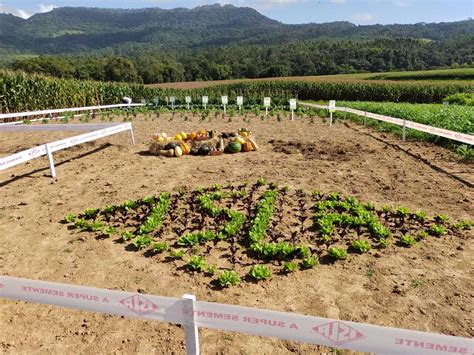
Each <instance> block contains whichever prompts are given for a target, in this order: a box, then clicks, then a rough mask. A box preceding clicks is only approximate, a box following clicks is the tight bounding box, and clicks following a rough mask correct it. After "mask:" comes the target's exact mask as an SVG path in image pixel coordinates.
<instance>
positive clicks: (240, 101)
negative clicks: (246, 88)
mask: <svg viewBox="0 0 474 355" xmlns="http://www.w3.org/2000/svg"><path fill="white" fill-rule="evenodd" d="M243 105H244V97H243V96H237V106H243Z"/></svg>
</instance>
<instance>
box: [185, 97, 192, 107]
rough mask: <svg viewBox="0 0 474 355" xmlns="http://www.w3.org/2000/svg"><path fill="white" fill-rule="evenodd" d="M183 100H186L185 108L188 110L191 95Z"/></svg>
mask: <svg viewBox="0 0 474 355" xmlns="http://www.w3.org/2000/svg"><path fill="white" fill-rule="evenodd" d="M185 101H186V108H187V109H188V110H189V104H190V103H191V96H186V97H185Z"/></svg>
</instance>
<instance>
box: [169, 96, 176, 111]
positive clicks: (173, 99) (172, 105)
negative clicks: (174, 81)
mask: <svg viewBox="0 0 474 355" xmlns="http://www.w3.org/2000/svg"><path fill="white" fill-rule="evenodd" d="M175 100H176V98H175V97H174V96H170V102H171V109H174V102H175Z"/></svg>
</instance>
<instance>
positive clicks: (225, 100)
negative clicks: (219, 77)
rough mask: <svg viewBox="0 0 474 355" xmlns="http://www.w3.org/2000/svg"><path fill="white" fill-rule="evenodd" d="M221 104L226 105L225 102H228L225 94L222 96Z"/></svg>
mask: <svg viewBox="0 0 474 355" xmlns="http://www.w3.org/2000/svg"><path fill="white" fill-rule="evenodd" d="M221 99H222V104H223V105H227V103H228V102H229V98H228V97H227V96H222V98H221Z"/></svg>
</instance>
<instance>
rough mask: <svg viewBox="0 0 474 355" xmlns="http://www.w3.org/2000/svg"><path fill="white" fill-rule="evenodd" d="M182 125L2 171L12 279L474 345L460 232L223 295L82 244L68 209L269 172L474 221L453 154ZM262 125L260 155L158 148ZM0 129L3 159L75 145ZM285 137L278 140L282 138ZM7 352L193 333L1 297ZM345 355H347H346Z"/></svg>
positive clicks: (232, 125)
mask: <svg viewBox="0 0 474 355" xmlns="http://www.w3.org/2000/svg"><path fill="white" fill-rule="evenodd" d="M188 117H190V118H191V120H190V121H184V120H183V118H182V117H180V115H176V117H175V118H174V119H173V120H170V118H171V116H170V115H163V114H162V115H161V117H160V118H159V119H157V120H155V121H151V120H150V119H148V120H145V119H144V118H143V117H139V118H137V119H135V120H134V121H133V127H134V131H135V137H136V140H137V144H136V145H135V146H132V145H131V142H130V137H129V135H128V134H127V133H121V134H118V135H114V136H111V137H106V138H103V139H101V140H98V141H95V142H91V143H87V144H83V145H80V146H76V147H73V148H70V149H68V150H65V151H59V152H57V153H55V154H54V156H55V160H56V163H57V165H56V172H57V175H58V176H57V178H56V179H52V178H50V177H49V176H48V174H49V170H48V165H47V160H46V158H44V157H42V158H38V159H35V160H32V161H30V162H28V163H26V164H22V165H19V166H17V167H14V168H12V169H8V170H6V171H2V172H0V242H1V243H0V274H2V275H10V276H16V277H24V278H31V279H40V280H46V281H53V282H62V283H70V284H77V285H84V286H91V287H100V288H110V289H115V290H126V291H131V292H138V291H139V292H143V293H148V294H154V295H163V296H172V297H181V296H182V295H183V294H185V293H193V294H195V295H196V297H197V298H198V299H199V300H203V301H210V302H219V303H229V304H236V305H242V306H250V307H258V308H265V309H272V310H279V311H287V312H296V313H301V314H307V315H315V316H321V317H328V318H337V319H341V320H350V321H356V322H365V323H372V324H377V325H384V326H391V327H399V328H406V329H413V330H420V331H428V332H435V333H442V334H447V335H456V336H463V337H472V336H473V335H474V327H473V324H472V319H473V315H474V314H473V307H472V305H473V298H474V287H473V286H474V285H473V283H474V282H473V280H474V278H473V263H472V255H473V251H474V250H473V249H474V248H473V246H474V245H473V242H472V233H471V232H468V233H470V234H468V236H467V238H458V237H455V236H452V235H447V236H444V237H442V238H429V239H428V240H427V241H425V242H421V243H419V244H418V245H417V246H416V247H414V248H388V249H386V250H372V251H370V252H369V253H368V254H365V255H362V256H349V257H348V259H347V260H345V261H341V262H337V263H335V264H331V265H320V266H319V267H317V268H315V269H312V270H307V271H302V272H297V273H295V274H291V275H289V276H287V277H278V278H274V279H272V280H269V281H266V282H263V283H259V284H253V283H241V284H240V285H239V286H237V287H234V288H229V289H225V290H222V291H216V290H213V289H212V288H210V287H209V282H208V280H207V279H205V278H204V277H203V276H199V275H197V276H196V275H191V274H187V273H184V274H183V273H179V274H178V273H177V272H176V269H175V268H174V267H172V265H170V264H169V263H162V262H158V259H157V258H146V257H144V256H143V255H141V254H140V253H137V252H128V251H126V250H124V247H123V245H122V244H117V243H114V242H113V241H112V240H110V239H107V240H98V239H96V238H94V237H85V238H84V237H83V238H78V236H77V234H76V233H75V232H72V231H70V230H68V228H67V226H66V225H64V224H61V223H60V221H61V220H62V218H63V217H64V215H65V214H67V213H81V212H82V211H84V210H85V209H86V208H90V207H102V206H104V205H106V204H118V203H120V202H122V201H124V200H126V199H138V198H141V197H144V196H148V195H151V194H157V193H158V192H161V191H176V190H178V189H182V188H189V189H195V188H196V187H198V186H206V185H210V184H212V183H219V184H227V183H239V182H242V181H244V180H249V181H256V180H257V179H258V178H259V177H266V178H268V179H269V180H271V181H276V182H278V183H280V184H283V185H285V184H287V185H289V186H290V187H293V188H304V189H305V190H315V189H318V190H321V191H323V192H330V191H337V192H340V193H342V194H351V195H355V196H356V197H357V198H359V199H360V200H362V201H373V202H374V203H375V204H376V205H378V206H380V205H384V204H391V205H394V206H399V205H403V206H406V207H408V208H409V209H410V210H425V211H426V212H428V213H429V214H434V213H444V214H448V215H449V216H450V217H451V218H452V219H453V220H456V219H470V220H474V212H473V211H474V208H473V205H474V204H473V201H474V185H473V184H474V167H473V165H468V164H465V163H461V162H459V161H458V160H457V158H456V157H455V156H454V155H453V154H452V153H451V152H449V151H447V150H445V149H443V148H440V147H437V146H433V145H430V144H427V143H420V142H406V143H403V142H401V141H400V140H399V139H398V138H397V137H394V136H391V135H388V134H382V133H378V132H375V131H373V130H371V129H369V128H364V127H362V126H358V125H355V124H352V123H347V124H343V123H338V124H336V125H335V126H333V127H328V126H327V125H325V124H323V122H321V120H316V122H315V123H313V124H312V123H310V120H309V119H298V120H297V121H295V122H291V121H288V120H285V121H283V122H281V123H279V122H277V121H276V119H270V120H266V121H261V120H260V119H258V118H252V119H251V122H250V123H249V122H243V120H242V118H241V117H234V118H233V119H232V121H231V122H229V120H228V118H221V117H217V118H215V117H214V116H212V117H213V119H212V122H204V123H203V122H200V118H199V117H194V118H192V117H191V115H190V114H188ZM240 127H248V128H249V129H251V130H252V131H253V133H254V136H255V137H256V138H257V140H258V143H259V145H260V147H261V149H260V150H259V151H257V152H251V153H247V154H235V155H224V156H220V157H193V156H185V157H181V158H179V159H177V158H161V157H155V156H150V155H148V154H146V151H147V149H148V145H149V141H150V136H151V134H152V133H154V132H168V133H177V132H178V131H192V130H197V129H200V128H204V129H214V130H217V131H232V130H236V129H238V128H240ZM71 135H73V134H71V133H68V132H64V133H58V132H55V133H34V134H25V133H9V134H5V133H0V142H1V145H0V156H6V155H8V154H11V153H14V152H16V151H19V150H22V149H25V148H29V147H33V146H35V145H36V144H43V143H46V142H49V141H53V140H56V139H60V138H64V137H67V136H71ZM272 140H273V143H271V141H272ZM0 314H1V316H0V329H1V332H0V352H5V353H85V354H89V353H132V352H134V353H143V354H145V353H151V352H156V353H166V354H173V353H183V352H184V333H183V329H182V328H180V327H178V326H174V325H170V324H166V323H158V322H149V321H141V320H134V319H123V318H119V317H114V316H110V315H102V314H94V313H87V312H80V311H74V310H68V309H61V308H55V307H50V306H43V305H35V304H30V303H25V302H14V301H9V300H0ZM200 336H201V350H202V352H203V353H204V354H219V353H226V354H227V353H228V354H257V353H258V354H285V353H314V354H321V353H327V352H330V351H332V350H331V349H328V348H324V347H318V346H312V345H308V344H301V343H297V342H290V341H281V340H278V339H272V338H263V337H257V336H248V335H244V334H236V333H227V332H221V331H215V330H208V329H201V330H200ZM344 353H345V352H344Z"/></svg>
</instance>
